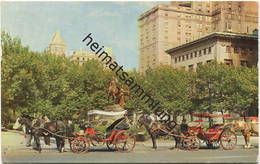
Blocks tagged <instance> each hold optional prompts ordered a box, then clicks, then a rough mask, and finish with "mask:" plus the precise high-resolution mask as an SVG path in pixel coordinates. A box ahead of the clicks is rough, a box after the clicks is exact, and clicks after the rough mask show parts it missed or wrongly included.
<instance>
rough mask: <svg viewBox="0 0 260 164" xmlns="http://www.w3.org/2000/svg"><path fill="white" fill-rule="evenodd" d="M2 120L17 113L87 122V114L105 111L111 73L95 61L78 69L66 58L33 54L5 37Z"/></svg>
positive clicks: (3, 43)
mask: <svg viewBox="0 0 260 164" xmlns="http://www.w3.org/2000/svg"><path fill="white" fill-rule="evenodd" d="M2 49H3V60H2V63H1V64H2V69H1V73H2V81H1V82H2V92H1V94H2V109H3V110H2V118H3V117H4V118H6V119H4V122H5V123H6V122H9V121H10V120H14V119H15V116H16V115H17V114H16V113H18V114H19V113H28V114H30V115H35V116H38V115H43V114H46V115H48V116H49V117H50V119H53V120H55V119H69V118H70V119H71V118H72V116H75V118H74V119H77V117H79V116H80V117H82V118H86V112H87V111H88V110H92V109H102V108H103V107H104V106H105V105H107V104H108V102H107V95H106V87H107V83H108V82H109V80H110V78H111V76H110V75H111V72H109V71H105V70H104V69H103V67H102V66H101V64H100V63H99V62H97V61H95V60H91V61H88V62H87V63H86V64H85V66H79V65H78V64H75V63H73V62H71V61H70V60H69V59H67V58H61V57H55V56H54V55H52V54H48V53H47V52H44V53H35V52H30V51H29V49H28V47H24V46H22V45H21V41H20V40H19V39H17V38H14V39H12V38H11V37H10V35H9V34H7V33H5V32H3V33H2Z"/></svg>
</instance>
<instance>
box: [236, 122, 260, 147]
mask: <svg viewBox="0 0 260 164" xmlns="http://www.w3.org/2000/svg"><path fill="white" fill-rule="evenodd" d="M231 124H232V125H233V127H232V128H233V129H232V130H234V131H235V130H240V131H241V132H242V135H243V136H244V139H245V143H246V144H245V146H244V147H245V148H250V147H251V143H250V136H251V135H252V134H256V135H257V136H258V123H257V122H246V121H237V120H235V121H233V122H232V123H231Z"/></svg>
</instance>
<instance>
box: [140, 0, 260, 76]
mask: <svg viewBox="0 0 260 164" xmlns="http://www.w3.org/2000/svg"><path fill="white" fill-rule="evenodd" d="M257 19H258V8H257V2H245V1H244V2H243V1H241V2H235V1H233V2H221V1H220V2H213V1H204V2H201V1H194V2H189V1H185V2H181V1H179V2H171V3H170V4H161V5H157V6H155V7H153V8H152V9H150V10H148V11H146V12H145V13H143V14H141V15H140V16H139V18H138V26H139V72H140V73H144V72H145V70H146V69H148V68H149V67H150V68H154V67H156V66H158V65H160V64H165V65H169V64H170V63H171V59H170V56H169V55H168V54H167V53H166V52H165V50H167V49H169V48H172V47H176V46H179V45H181V44H184V43H187V42H190V41H192V40H196V39H198V38H201V37H203V36H205V35H207V34H209V33H212V32H224V31H229V32H236V33H245V34H249V33H251V32H252V31H253V30H254V29H257V28H258V20H257Z"/></svg>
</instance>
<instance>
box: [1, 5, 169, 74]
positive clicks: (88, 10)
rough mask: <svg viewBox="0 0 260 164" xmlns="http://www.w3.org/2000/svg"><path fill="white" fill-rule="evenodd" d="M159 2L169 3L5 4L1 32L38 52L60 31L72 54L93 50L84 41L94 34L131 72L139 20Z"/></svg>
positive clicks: (136, 64)
mask: <svg viewBox="0 0 260 164" xmlns="http://www.w3.org/2000/svg"><path fill="white" fill-rule="evenodd" d="M158 3H166V2H147V1H146V2H141V1H138V2H124V1H119V2H1V5H2V7H1V8H2V11H1V12H2V13H1V15H2V18H1V19H2V22H1V24H2V25H1V26H2V27H1V29H2V30H5V31H7V32H9V33H10V34H11V35H12V36H13V37H19V38H21V40H22V43H23V44H24V45H28V46H29V47H30V49H31V50H34V51H43V50H44V49H45V48H46V47H47V46H48V44H49V43H50V41H51V38H52V35H53V33H54V32H55V31H57V30H59V31H60V33H61V36H62V38H63V40H64V41H65V43H66V44H67V46H68V54H71V53H72V51H73V50H79V49H81V48H82V49H85V50H89V49H88V47H86V46H85V45H84V44H83V43H82V42H81V41H82V39H83V38H84V37H85V36H86V35H87V34H88V33H92V37H93V39H94V40H95V41H96V42H98V43H99V44H100V45H104V46H108V47H112V51H113V55H114V56H116V60H117V62H118V63H119V64H120V65H123V68H124V70H129V69H133V68H137V67H138V53H139V52H138V27H137V18H138V16H139V15H140V14H141V13H143V12H145V11H147V10H148V9H151V8H152V7H153V6H155V5H156V4H158Z"/></svg>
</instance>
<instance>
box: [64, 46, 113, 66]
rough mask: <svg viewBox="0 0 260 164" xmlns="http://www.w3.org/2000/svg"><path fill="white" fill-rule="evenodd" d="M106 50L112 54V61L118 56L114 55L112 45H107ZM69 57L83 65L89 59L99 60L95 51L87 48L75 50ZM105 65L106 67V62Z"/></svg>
mask: <svg viewBox="0 0 260 164" xmlns="http://www.w3.org/2000/svg"><path fill="white" fill-rule="evenodd" d="M104 50H105V52H107V53H108V55H110V56H111V57H112V61H115V60H116V58H115V57H114V56H112V48H111V47H105V48H104ZM69 58H70V59H71V61H75V62H77V63H78V64H79V65H83V64H84V63H85V62H86V61H88V60H99V58H98V55H96V54H95V53H93V52H90V51H85V50H78V51H73V54H72V56H70V57H69ZM104 67H106V65H105V64H104Z"/></svg>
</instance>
